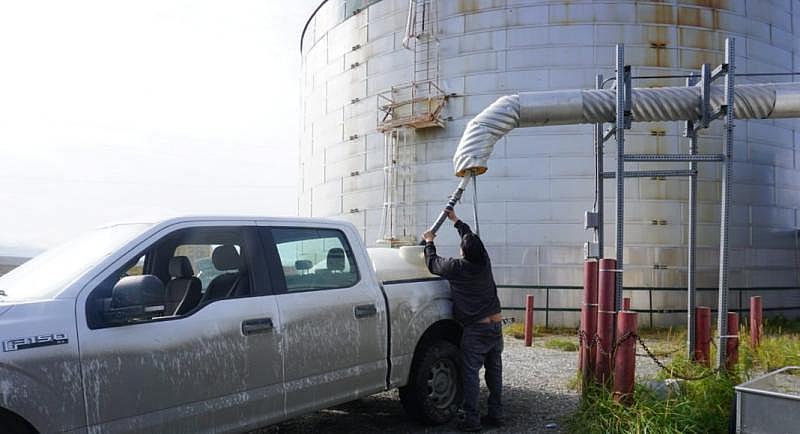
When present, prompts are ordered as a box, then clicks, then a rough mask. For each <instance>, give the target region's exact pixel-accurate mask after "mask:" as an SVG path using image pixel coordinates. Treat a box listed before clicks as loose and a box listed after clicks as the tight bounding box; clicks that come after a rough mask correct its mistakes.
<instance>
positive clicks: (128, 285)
mask: <svg viewBox="0 0 800 434" xmlns="http://www.w3.org/2000/svg"><path fill="white" fill-rule="evenodd" d="M164 297H165V293H164V283H163V282H162V281H161V279H159V278H158V277H156V276H153V275H152V274H144V275H141V276H125V277H123V278H122V279H120V280H119V282H117V284H116V285H114V289H112V290H111V307H112V308H115V309H116V308H123V307H131V306H149V305H155V304H160V303H164Z"/></svg>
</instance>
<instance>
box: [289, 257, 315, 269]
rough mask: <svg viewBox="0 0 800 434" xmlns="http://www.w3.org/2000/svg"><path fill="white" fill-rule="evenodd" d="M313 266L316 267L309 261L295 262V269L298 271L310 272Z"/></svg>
mask: <svg viewBox="0 0 800 434" xmlns="http://www.w3.org/2000/svg"><path fill="white" fill-rule="evenodd" d="M313 266H314V263H313V262H311V261H309V260H308V259H300V260H297V261H294V269H295V270H297V271H305V270H310V269H311V267H313Z"/></svg>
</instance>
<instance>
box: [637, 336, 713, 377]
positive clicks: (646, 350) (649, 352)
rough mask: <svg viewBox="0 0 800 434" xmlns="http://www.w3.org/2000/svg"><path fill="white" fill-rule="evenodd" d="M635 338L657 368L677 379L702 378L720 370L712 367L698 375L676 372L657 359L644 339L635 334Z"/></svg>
mask: <svg viewBox="0 0 800 434" xmlns="http://www.w3.org/2000/svg"><path fill="white" fill-rule="evenodd" d="M636 339H637V340H638V341H639V345H641V347H642V349H643V350H644V352H645V353H647V357H649V358H650V359H651V360H652V361H653V363H655V364H656V365H658V367H659V368H661V369H663V370H665V371H667V372H669V373H670V375H671V376H673V377H675V378H678V379H681V380H686V381H696V380H702V379H705V378H708V377H711V376H712V375H716V374H717V373H719V372H720V369H719V368H716V369H714V370H712V371H709V372H707V373H705V374H703V375H698V376H689V375H684V374H679V373H676V372H675V370H674V369H670V368H667V367H666V366H665V365H664V363H662V362H661V361H660V360H658V358H657V357H656V356H655V354H653V352H652V351H650V348H648V347H647V344H645V343H644V340H643V339H642V338H641V336H637V337H636Z"/></svg>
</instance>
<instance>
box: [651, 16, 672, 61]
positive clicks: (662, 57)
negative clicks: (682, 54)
mask: <svg viewBox="0 0 800 434" xmlns="http://www.w3.org/2000/svg"><path fill="white" fill-rule="evenodd" d="M646 29H647V35H646V37H647V41H648V42H649V43H650V47H649V48H648V49H647V52H646V55H645V60H644V62H645V65H646V66H657V67H668V66H671V63H672V62H671V59H670V52H669V50H667V46H668V45H669V35H668V32H669V31H670V28H668V27H654V26H652V27H647V28H646Z"/></svg>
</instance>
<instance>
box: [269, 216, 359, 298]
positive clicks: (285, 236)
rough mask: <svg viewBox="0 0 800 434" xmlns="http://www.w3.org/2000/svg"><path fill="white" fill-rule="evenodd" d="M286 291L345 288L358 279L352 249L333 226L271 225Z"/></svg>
mask: <svg viewBox="0 0 800 434" xmlns="http://www.w3.org/2000/svg"><path fill="white" fill-rule="evenodd" d="M272 236H273V239H274V240H275V245H276V247H277V250H278V256H279V257H280V262H281V268H282V269H283V276H284V279H285V281H286V290H287V291H288V292H300V291H313V290H321V289H335V288H347V287H350V286H353V285H355V284H356V283H358V281H359V274H358V267H357V266H356V263H355V260H354V259H353V251H352V250H351V249H350V244H349V243H348V242H347V237H345V235H344V233H342V232H341V231H339V230H336V229H315V228H273V229H272Z"/></svg>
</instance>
